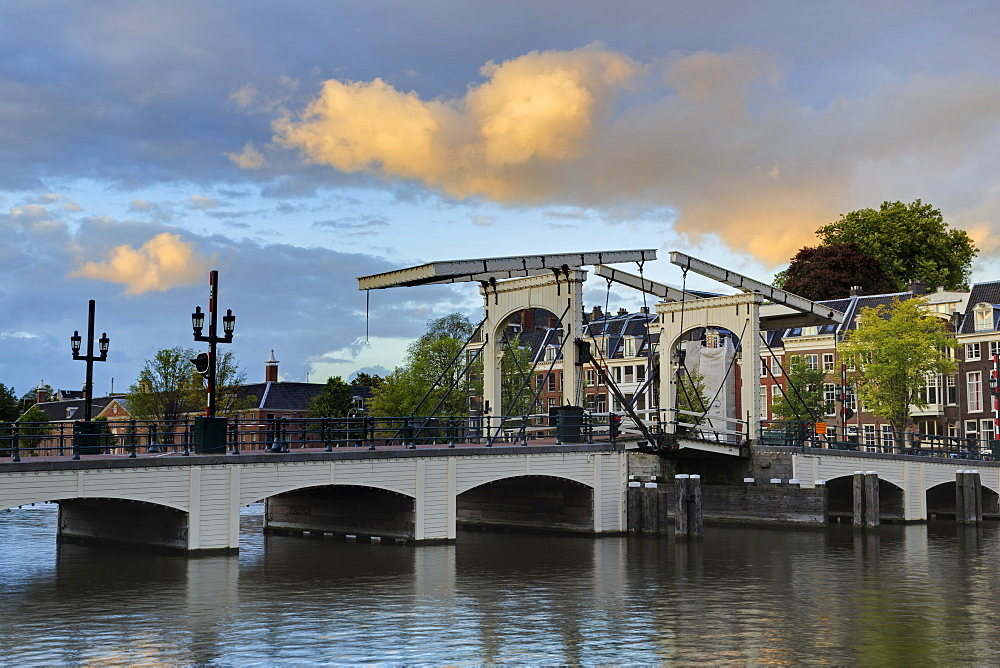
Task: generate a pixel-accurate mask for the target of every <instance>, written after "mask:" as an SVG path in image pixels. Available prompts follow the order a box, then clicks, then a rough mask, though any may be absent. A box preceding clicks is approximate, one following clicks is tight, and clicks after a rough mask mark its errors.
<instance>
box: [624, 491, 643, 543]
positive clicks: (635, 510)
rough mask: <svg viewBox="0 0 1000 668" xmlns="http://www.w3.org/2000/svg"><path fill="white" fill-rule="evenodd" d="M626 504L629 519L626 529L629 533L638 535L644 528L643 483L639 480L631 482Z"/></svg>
mask: <svg viewBox="0 0 1000 668" xmlns="http://www.w3.org/2000/svg"><path fill="white" fill-rule="evenodd" d="M625 503H626V516H627V518H628V526H627V527H626V528H627V529H628V531H629V532H631V533H636V532H638V531H640V530H641V529H640V528H641V527H642V483H641V482H639V481H638V480H629V482H628V492H627V493H626V495H625Z"/></svg>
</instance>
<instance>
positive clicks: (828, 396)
mask: <svg viewBox="0 0 1000 668" xmlns="http://www.w3.org/2000/svg"><path fill="white" fill-rule="evenodd" d="M823 401H824V402H826V414H827V415H836V414H837V386H836V385H834V384H833V383H823Z"/></svg>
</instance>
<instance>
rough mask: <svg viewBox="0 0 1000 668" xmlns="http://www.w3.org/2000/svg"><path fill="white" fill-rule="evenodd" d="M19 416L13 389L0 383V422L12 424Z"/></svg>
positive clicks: (19, 411) (19, 412)
mask: <svg viewBox="0 0 1000 668" xmlns="http://www.w3.org/2000/svg"><path fill="white" fill-rule="evenodd" d="M20 414H21V410H20V408H19V406H18V401H17V395H16V394H14V388H13V387H7V386H6V385H4V384H3V383H0V422H13V421H14V420H16V419H17V417H18V416H19V415H20Z"/></svg>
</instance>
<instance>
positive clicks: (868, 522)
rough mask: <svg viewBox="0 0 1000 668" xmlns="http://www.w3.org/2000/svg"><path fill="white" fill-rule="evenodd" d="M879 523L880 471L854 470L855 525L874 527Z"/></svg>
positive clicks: (867, 527)
mask: <svg viewBox="0 0 1000 668" xmlns="http://www.w3.org/2000/svg"><path fill="white" fill-rule="evenodd" d="M878 525H879V498H878V473H877V472H875V471H855V472H854V526H856V527H860V528H866V529H869V528H874V527H877V526H878Z"/></svg>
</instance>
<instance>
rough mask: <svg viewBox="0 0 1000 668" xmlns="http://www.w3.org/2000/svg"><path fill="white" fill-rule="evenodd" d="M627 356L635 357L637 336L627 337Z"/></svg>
mask: <svg viewBox="0 0 1000 668" xmlns="http://www.w3.org/2000/svg"><path fill="white" fill-rule="evenodd" d="M625 357H635V337H633V336H627V337H625Z"/></svg>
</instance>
